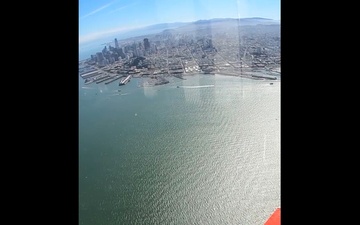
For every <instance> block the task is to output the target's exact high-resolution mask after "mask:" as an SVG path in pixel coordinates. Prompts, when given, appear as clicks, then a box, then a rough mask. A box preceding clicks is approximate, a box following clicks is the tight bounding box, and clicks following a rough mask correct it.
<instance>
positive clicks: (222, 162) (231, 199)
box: [79, 75, 280, 225]
mask: <svg viewBox="0 0 360 225" xmlns="http://www.w3.org/2000/svg"><path fill="white" fill-rule="evenodd" d="M140 79H141V78H133V79H132V80H131V81H130V83H128V84H127V85H125V86H120V87H119V86H118V81H115V82H114V83H111V84H108V85H105V84H102V83H101V84H96V83H95V84H94V83H93V84H90V85H84V84H83V80H82V79H81V78H80V83H79V85H80V87H79V224H84V225H108V224H109V225H110V224H214V225H219V224H245V225H261V224H264V222H265V221H266V219H267V218H268V217H269V216H270V214H271V213H272V212H273V211H274V210H275V208H276V207H280V82H279V81H270V82H272V83H273V84H272V85H271V84H270V82H269V81H266V80H250V79H242V78H239V77H231V76H222V75H194V76H187V77H186V80H180V79H177V78H170V83H169V84H166V85H161V86H156V87H145V88H142V87H138V83H139V81H140Z"/></svg>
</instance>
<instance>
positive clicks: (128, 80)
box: [119, 75, 131, 86]
mask: <svg viewBox="0 0 360 225" xmlns="http://www.w3.org/2000/svg"><path fill="white" fill-rule="evenodd" d="M130 78H131V75H129V76H127V77H125V78H123V79H121V80H120V82H119V86H121V85H125V84H127V83H128V82H130Z"/></svg>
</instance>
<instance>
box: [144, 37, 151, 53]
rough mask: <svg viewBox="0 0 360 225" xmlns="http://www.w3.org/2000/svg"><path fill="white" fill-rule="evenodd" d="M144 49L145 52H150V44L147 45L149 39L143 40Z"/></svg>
mask: <svg viewBox="0 0 360 225" xmlns="http://www.w3.org/2000/svg"><path fill="white" fill-rule="evenodd" d="M144 48H145V51H148V50H150V43H149V39H147V38H144Z"/></svg>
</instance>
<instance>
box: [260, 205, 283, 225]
mask: <svg viewBox="0 0 360 225" xmlns="http://www.w3.org/2000/svg"><path fill="white" fill-rule="evenodd" d="M280 224H281V223H280V208H277V209H276V210H275V211H274V212H273V214H271V216H270V217H269V219H268V220H267V221H266V222H265V223H264V225H280Z"/></svg>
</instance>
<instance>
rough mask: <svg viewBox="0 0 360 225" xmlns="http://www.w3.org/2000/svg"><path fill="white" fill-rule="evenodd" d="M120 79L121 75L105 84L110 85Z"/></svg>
mask: <svg viewBox="0 0 360 225" xmlns="http://www.w3.org/2000/svg"><path fill="white" fill-rule="evenodd" d="M120 77H122V75H116V76H115V77H114V78H113V79H111V80H109V81H108V82H105V84H110V83H112V82H114V81H116V80H118V79H120Z"/></svg>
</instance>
